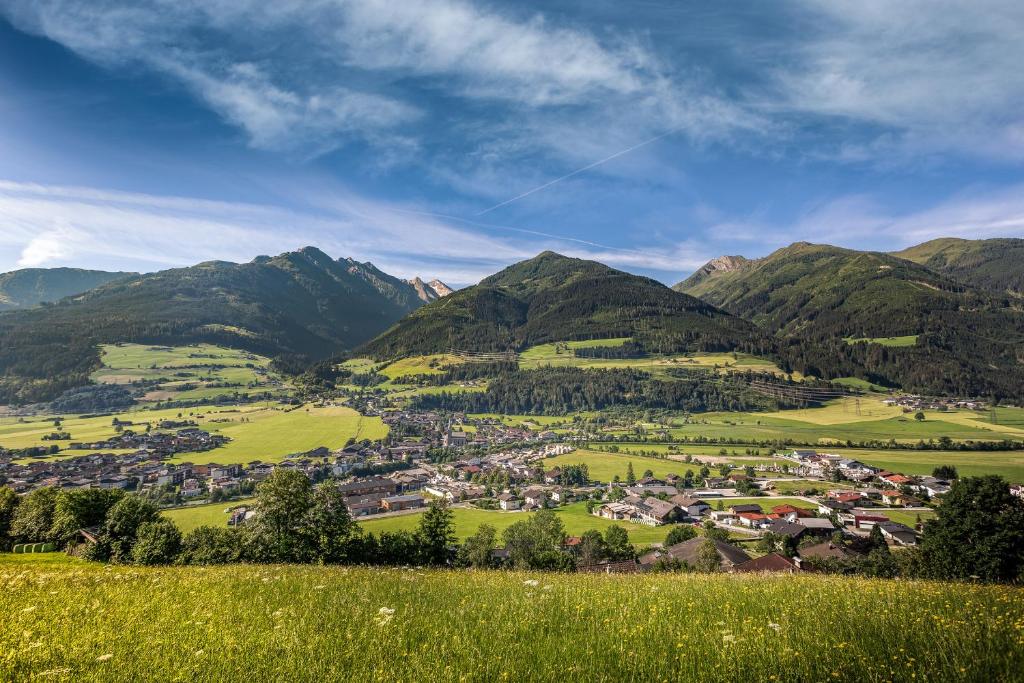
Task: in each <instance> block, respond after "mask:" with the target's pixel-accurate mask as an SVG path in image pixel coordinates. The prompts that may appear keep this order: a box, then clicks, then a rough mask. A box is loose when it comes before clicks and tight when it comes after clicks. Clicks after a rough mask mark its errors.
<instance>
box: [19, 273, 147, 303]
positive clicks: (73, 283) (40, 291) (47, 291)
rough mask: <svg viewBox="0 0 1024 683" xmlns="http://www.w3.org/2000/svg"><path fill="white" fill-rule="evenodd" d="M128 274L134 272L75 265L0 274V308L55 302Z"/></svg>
mask: <svg viewBox="0 0 1024 683" xmlns="http://www.w3.org/2000/svg"><path fill="white" fill-rule="evenodd" d="M130 275H135V273H117V272H115V273H108V272H106V271H102V270H82V269H79V268H24V269H22V270H13V271H11V272H9V273H0V311H8V310H12V309H18V308H32V307H33V306H38V305H39V304H42V303H50V302H53V301H58V300H59V299H63V298H64V297H66V296H72V295H74V294H81V293H82V292H85V291H87V290H90V289H92V288H93V287H99V286H100V285H102V284H106V283H107V282H111V281H112V280H118V279H120V278H123V277H128V276H130Z"/></svg>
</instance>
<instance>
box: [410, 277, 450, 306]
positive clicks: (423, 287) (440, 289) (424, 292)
mask: <svg viewBox="0 0 1024 683" xmlns="http://www.w3.org/2000/svg"><path fill="white" fill-rule="evenodd" d="M407 282H408V283H409V284H410V285H412V288H413V289H414V290H416V296H417V297H419V299H420V301H422V302H424V303H428V304H429V303H430V302H431V301H437V300H438V299H440V298H441V297H443V296H448V295H449V294H451V293H452V292H453V291H455V290H453V289H452V288H451V287H449V286H448V285H446V284H445V283H443V282H441V281H440V280H436V279H435V280H431V281H430V282H424V281H423V280H421V279H420V278H418V277H415V278H413V279H411V280H408V281H407Z"/></svg>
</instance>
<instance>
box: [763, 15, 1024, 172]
mask: <svg viewBox="0 0 1024 683" xmlns="http://www.w3.org/2000/svg"><path fill="white" fill-rule="evenodd" d="M795 4H796V6H797V7H799V8H801V9H802V10H803V15H802V20H803V21H804V22H805V23H804V26H805V30H804V31H803V36H802V38H801V39H799V40H795V41H794V42H793V43H792V45H791V47H790V48H789V51H787V52H786V54H785V56H786V57H787V60H786V61H785V62H784V63H783V65H782V66H780V67H776V68H775V69H774V70H773V74H774V79H775V83H776V85H777V86H778V90H776V91H773V92H771V93H770V95H769V97H771V98H772V99H773V100H774V101H773V102H765V103H764V104H765V106H768V107H770V108H772V109H778V108H780V107H781V108H792V109H794V110H796V111H799V112H804V113H811V114H816V115H822V116H826V117H838V118H840V119H844V120H848V121H853V122H862V123H870V124H873V125H875V126H877V127H878V128H877V130H876V131H875V133H874V135H871V134H867V135H862V136H861V137H862V138H863V139H862V141H860V142H857V141H851V140H848V139H847V140H843V141H842V142H841V143H839V144H837V145H835V146H834V153H835V155H836V156H837V157H840V158H847V159H851V160H862V159H863V160H879V159H886V158H889V159H891V158H892V157H893V156H900V157H904V158H916V157H919V156H921V155H928V154H935V153H941V152H948V151H956V152H959V153H966V154H969V155H972V156H983V157H990V158H991V157H994V158H1002V159H1011V160H1018V161H1019V160H1020V159H1022V158H1024V79H1021V78H1020V65H1021V64H1022V63H1024V41H1022V40H1021V35H1022V33H1024V4H1022V3H1020V2H1018V1H1017V0H982V1H979V2H970V3H963V2H956V1H955V0H942V1H940V2H935V1H933V0H907V1H904V2H886V1H885V0H865V1H863V2H856V3H840V2H830V1H829V0H798V2H796V3H795Z"/></svg>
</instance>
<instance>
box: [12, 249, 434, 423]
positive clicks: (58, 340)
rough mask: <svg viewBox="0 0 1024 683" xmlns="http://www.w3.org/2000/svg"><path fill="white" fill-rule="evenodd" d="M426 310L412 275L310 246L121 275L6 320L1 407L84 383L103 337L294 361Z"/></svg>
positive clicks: (350, 344)
mask: <svg viewBox="0 0 1024 683" xmlns="http://www.w3.org/2000/svg"><path fill="white" fill-rule="evenodd" d="M420 305H422V302H421V301H420V299H419V297H418V296H417V293H416V290H415V289H414V288H413V287H412V286H411V285H410V284H409V283H407V282H405V281H404V280H401V279H399V278H395V277H392V276H390V275H388V274H386V273H384V272H382V271H380V270H379V269H377V268H376V267H374V266H373V264H371V263H360V262H358V261H354V260H352V259H339V260H334V259H332V258H331V257H330V256H328V255H327V254H324V253H323V252H322V251H320V250H318V249H315V248H312V247H306V248H304V249H301V250H299V251H295V252H289V253H285V254H281V255H280V256H275V257H269V256H260V257H258V258H256V259H255V260H253V261H252V262H251V263H245V264H236V263H227V262H224V261H209V262H206V263H200V264H198V265H196V266H191V267H188V268H175V269H172V270H165V271H161V272H157V273H150V274H145V275H136V276H131V277H127V278H122V279H120V280H116V281H113V282H109V283H107V284H104V285H101V286H99V287H96V288H95V289H92V290H90V291H88V292H86V293H84V294H81V295H78V296H75V297H72V298H67V299H64V300H62V301H60V302H58V303H57V304H54V305H51V306H46V307H43V308H38V309H33V310H26V311H12V312H8V313H5V314H3V315H0V377H3V380H2V382H0V403H5V402H9V401H22V402H24V401H31V400H41V399H43V398H48V397H49V396H50V395H52V394H53V392H54V391H57V390H59V389H63V388H67V387H68V386H76V385H80V384H84V383H85V382H86V378H87V376H88V373H89V372H90V371H91V370H93V369H95V368H96V367H97V366H98V364H99V351H98V349H97V344H99V343H114V342H143V343H160V344H179V343H192V342H201V341H202V342H211V343H219V344H223V345H227V346H232V347H236V348H243V349H247V350H250V351H253V352H257V353H263V354H266V355H269V356H272V357H275V358H277V359H278V360H279V361H282V362H284V361H288V360H289V359H292V361H293V362H294V363H295V364H296V365H297V364H299V363H302V362H305V361H307V360H311V359H319V358H324V357H327V356H330V355H332V354H335V353H338V352H341V351H344V350H346V349H351V348H354V347H356V346H358V345H359V344H361V343H363V342H365V341H367V340H369V339H371V338H373V337H374V336H375V335H377V334H379V333H380V332H381V331H383V330H385V329H387V328H388V327H389V326H390V325H392V324H393V323H394V322H395V321H397V320H398V319H399V318H401V317H402V316H404V315H405V314H407V313H409V312H410V311H412V310H414V309H416V308H418V307H419V306H420Z"/></svg>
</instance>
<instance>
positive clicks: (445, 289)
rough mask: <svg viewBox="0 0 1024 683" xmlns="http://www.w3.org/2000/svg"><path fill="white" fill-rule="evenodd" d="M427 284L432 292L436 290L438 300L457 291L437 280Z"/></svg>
mask: <svg viewBox="0 0 1024 683" xmlns="http://www.w3.org/2000/svg"><path fill="white" fill-rule="evenodd" d="M427 284H428V285H429V286H430V288H431V289H432V290H434V291H435V292H436V293H437V296H438V298H440V297H442V296H448V295H449V294H451V293H452V292H454V291H455V290H454V289H452V288H451V287H449V286H448V285H446V284H445V283H443V282H441V281H440V280H438V279H436V278H435V279H433V280H431V281H430V282H428V283H427Z"/></svg>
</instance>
